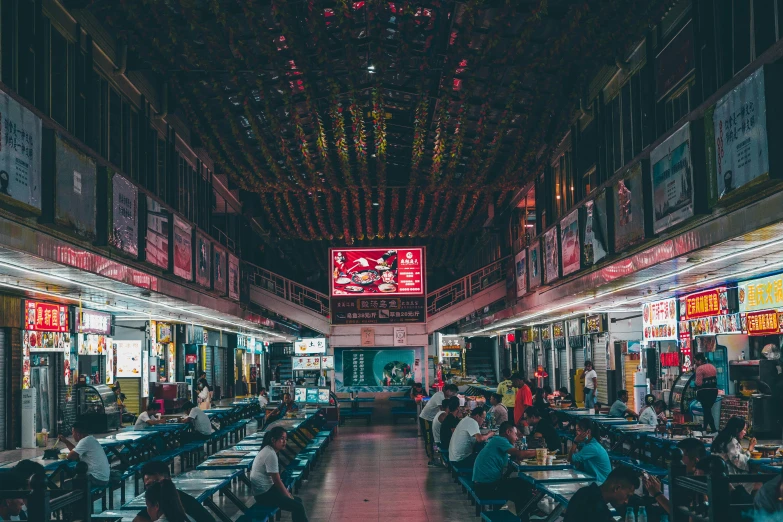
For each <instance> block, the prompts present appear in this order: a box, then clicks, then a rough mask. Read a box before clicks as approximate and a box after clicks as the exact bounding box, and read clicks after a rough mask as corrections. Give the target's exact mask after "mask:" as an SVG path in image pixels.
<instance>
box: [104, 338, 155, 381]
mask: <svg viewBox="0 0 783 522" xmlns="http://www.w3.org/2000/svg"><path fill="white" fill-rule="evenodd" d="M112 345H113V347H114V351H115V353H116V354H117V368H116V370H117V378H123V377H133V378H137V379H138V378H140V377H141V368H142V366H141V362H142V361H141V341H114V342H113V343H112ZM145 373H147V372H145Z"/></svg>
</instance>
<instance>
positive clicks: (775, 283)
mask: <svg viewBox="0 0 783 522" xmlns="http://www.w3.org/2000/svg"><path fill="white" fill-rule="evenodd" d="M737 288H738V291H739V309H740V312H753V311H755V310H767V309H772V308H783V274H779V275H774V276H769V277H762V278H761V279H753V280H751V281H744V282H742V283H739V284H738V285H737Z"/></svg>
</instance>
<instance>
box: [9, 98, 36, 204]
mask: <svg viewBox="0 0 783 522" xmlns="http://www.w3.org/2000/svg"><path fill="white" fill-rule="evenodd" d="M0 196H4V197H8V198H11V199H13V200H16V201H19V202H20V203H24V204H25V205H28V206H30V207H33V208H36V209H38V210H41V119H40V118H38V117H37V116H35V115H34V114H33V113H32V112H30V111H29V110H27V109H25V108H24V107H22V106H21V105H20V104H19V103H17V102H16V101H15V100H14V99H13V98H11V97H10V96H8V95H7V94H6V93H4V92H0Z"/></svg>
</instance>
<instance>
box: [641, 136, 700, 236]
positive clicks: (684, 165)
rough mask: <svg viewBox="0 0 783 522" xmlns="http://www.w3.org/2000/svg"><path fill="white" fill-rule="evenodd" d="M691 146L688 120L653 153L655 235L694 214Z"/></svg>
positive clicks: (651, 155)
mask: <svg viewBox="0 0 783 522" xmlns="http://www.w3.org/2000/svg"><path fill="white" fill-rule="evenodd" d="M691 148H692V147H691V124H690V122H689V123H686V124H685V125H683V126H682V127H681V128H680V129H679V130H677V131H676V132H675V133H674V134H672V135H671V136H669V138H668V139H667V140H666V141H664V142H663V143H661V144H660V145H659V146H657V147H656V148H655V149H653V151H652V152H650V164H651V165H652V168H651V175H652V195H653V230H654V231H655V233H656V234H657V233H658V232H663V231H664V230H666V229H667V228H669V227H672V226H674V225H676V224H678V223H682V222H683V221H685V220H686V219H688V218H689V217H691V216H693V166H692V164H691Z"/></svg>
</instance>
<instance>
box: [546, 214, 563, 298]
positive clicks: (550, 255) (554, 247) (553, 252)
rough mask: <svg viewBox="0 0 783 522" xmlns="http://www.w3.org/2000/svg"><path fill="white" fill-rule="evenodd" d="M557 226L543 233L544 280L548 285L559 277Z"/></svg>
mask: <svg viewBox="0 0 783 522" xmlns="http://www.w3.org/2000/svg"><path fill="white" fill-rule="evenodd" d="M558 243H559V238H558V232H557V226H554V227H552V228H550V229H549V230H547V231H546V232H544V279H545V280H546V283H547V284H549V283H551V282H552V281H554V280H555V279H557V278H558V277H560V253H559V250H560V249H559V248H558V247H559V245H558Z"/></svg>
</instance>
